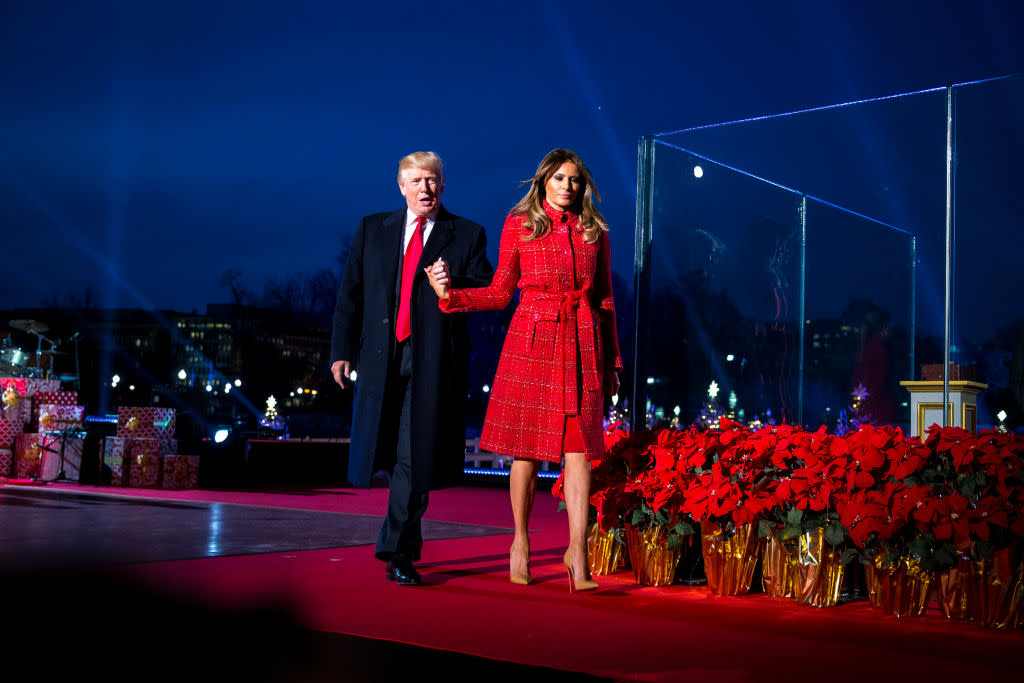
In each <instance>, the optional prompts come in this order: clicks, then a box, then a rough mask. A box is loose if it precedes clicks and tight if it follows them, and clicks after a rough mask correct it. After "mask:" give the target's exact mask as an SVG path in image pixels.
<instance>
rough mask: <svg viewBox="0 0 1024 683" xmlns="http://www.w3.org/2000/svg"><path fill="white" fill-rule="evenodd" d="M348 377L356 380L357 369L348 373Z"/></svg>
mask: <svg viewBox="0 0 1024 683" xmlns="http://www.w3.org/2000/svg"><path fill="white" fill-rule="evenodd" d="M348 378H349V380H351V381H353V382H355V381H356V371H355V370H353V371H352V372H350V373H348Z"/></svg>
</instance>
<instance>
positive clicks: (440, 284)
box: [423, 259, 452, 300]
mask: <svg viewBox="0 0 1024 683" xmlns="http://www.w3.org/2000/svg"><path fill="white" fill-rule="evenodd" d="M423 272H425V273H426V274H427V279H428V280H429V281H430V286H431V287H432V288H433V290H434V293H435V294H437V298H438V299H444V300H447V299H448V287H449V286H450V285H451V282H452V274H451V272H450V271H449V270H448V263H447V262H446V261H445V260H444V259H437V260H436V261H434V263H433V264H432V265H429V266H427V267H426V268H424V269H423Z"/></svg>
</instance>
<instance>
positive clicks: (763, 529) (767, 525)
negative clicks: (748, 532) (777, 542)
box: [757, 519, 772, 538]
mask: <svg viewBox="0 0 1024 683" xmlns="http://www.w3.org/2000/svg"><path fill="white" fill-rule="evenodd" d="M771 535H772V523H771V522H769V521H768V520H767V519H762V520H761V521H760V522H758V523H757V537H758V538H767V537H768V536H771Z"/></svg>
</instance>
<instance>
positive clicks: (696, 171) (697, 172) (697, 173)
mask: <svg viewBox="0 0 1024 683" xmlns="http://www.w3.org/2000/svg"><path fill="white" fill-rule="evenodd" d="M693 177H694V178H703V177H704V169H703V168H701V167H700V166H694V167H693Z"/></svg>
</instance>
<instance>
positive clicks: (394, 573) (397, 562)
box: [385, 555, 423, 586]
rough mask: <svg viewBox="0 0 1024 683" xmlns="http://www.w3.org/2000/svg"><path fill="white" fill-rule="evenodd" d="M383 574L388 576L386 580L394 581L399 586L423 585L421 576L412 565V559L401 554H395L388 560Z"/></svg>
mask: <svg viewBox="0 0 1024 683" xmlns="http://www.w3.org/2000/svg"><path fill="white" fill-rule="evenodd" d="M385 575H386V576H387V577H388V581H394V582H395V583H397V584H398V585H399V586H422V585H423V577H421V576H420V575H419V572H417V571H416V568H415V567H413V566H412V561H411V560H409V558H408V557H405V556H403V555H395V556H394V557H392V558H391V559H390V560H388V564H387V570H386V572H385Z"/></svg>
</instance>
